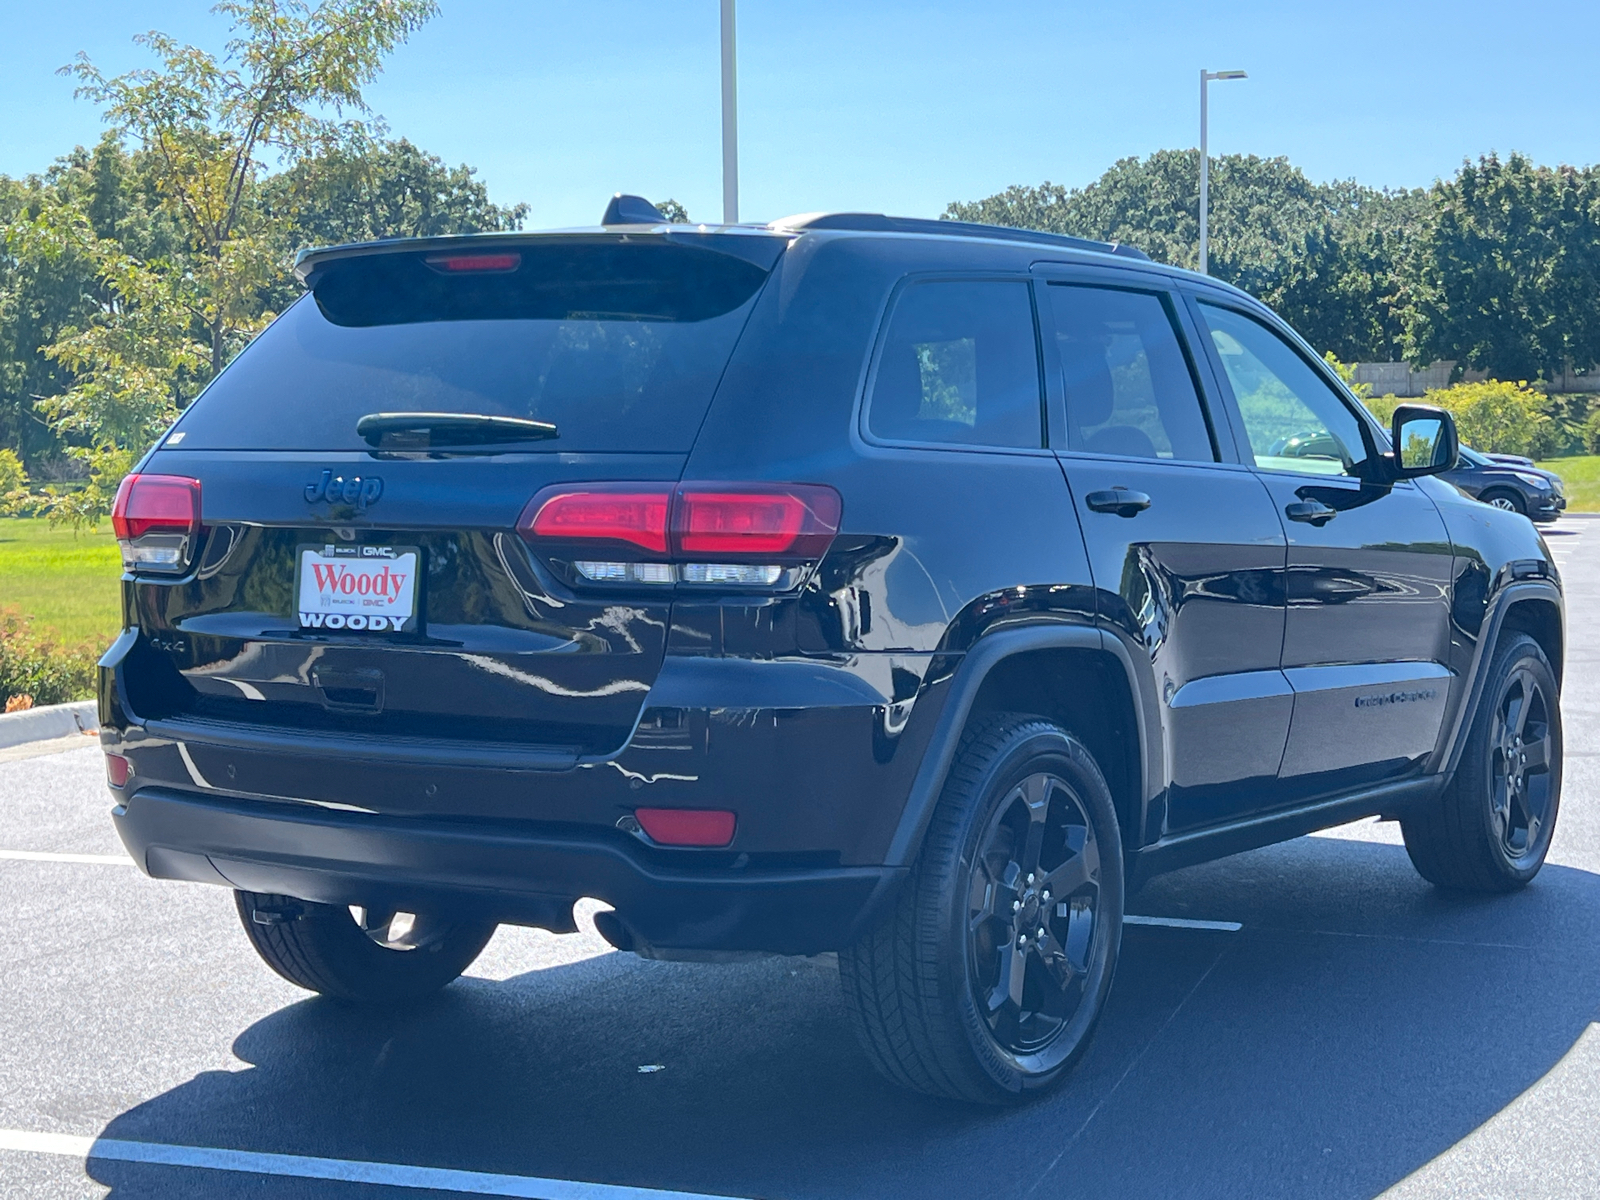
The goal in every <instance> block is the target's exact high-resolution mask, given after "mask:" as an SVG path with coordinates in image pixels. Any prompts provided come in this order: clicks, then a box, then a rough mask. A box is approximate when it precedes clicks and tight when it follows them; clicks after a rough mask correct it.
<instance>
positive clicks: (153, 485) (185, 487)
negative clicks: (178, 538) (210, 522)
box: [111, 475, 200, 542]
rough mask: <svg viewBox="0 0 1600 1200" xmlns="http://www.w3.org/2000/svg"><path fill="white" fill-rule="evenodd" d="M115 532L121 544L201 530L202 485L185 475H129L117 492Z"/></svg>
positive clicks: (112, 519)
mask: <svg viewBox="0 0 1600 1200" xmlns="http://www.w3.org/2000/svg"><path fill="white" fill-rule="evenodd" d="M111 528H112V529H114V530H115V531H116V534H117V540H118V541H124V542H126V541H132V540H133V539H135V538H141V537H143V536H144V535H145V534H147V533H188V534H193V533H194V532H195V531H196V530H198V529H199V528H200V481H199V480H198V479H189V478H186V477H185V476H182V475H129V476H128V477H127V478H126V479H124V480H123V481H122V484H121V486H120V487H118V488H117V499H116V502H115V503H114V504H113V505H112V508H111Z"/></svg>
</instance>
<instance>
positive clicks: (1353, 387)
mask: <svg viewBox="0 0 1600 1200" xmlns="http://www.w3.org/2000/svg"><path fill="white" fill-rule="evenodd" d="M1322 361H1323V362H1325V363H1327V364H1328V365H1329V366H1330V367H1332V368H1333V370H1334V373H1335V374H1337V375H1338V376H1339V378H1340V379H1342V380H1344V385H1345V387H1347V388H1349V389H1350V391H1351V392H1352V393H1353V394H1354V395H1355V397H1356V399H1358V400H1365V399H1367V397H1369V396H1371V395H1372V385H1371V384H1370V383H1357V382H1356V366H1355V364H1354V363H1346V362H1340V361H1339V359H1338V358H1337V357H1335V355H1334V353H1333V351H1332V350H1329V351H1328V352H1327V353H1325V354H1324V355H1323V356H1322Z"/></svg>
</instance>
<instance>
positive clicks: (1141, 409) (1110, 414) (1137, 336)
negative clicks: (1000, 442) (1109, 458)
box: [1048, 283, 1216, 462]
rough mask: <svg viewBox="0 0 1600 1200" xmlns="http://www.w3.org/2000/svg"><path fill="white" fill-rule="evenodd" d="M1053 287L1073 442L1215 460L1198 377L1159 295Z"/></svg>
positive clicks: (1093, 448) (1101, 450)
mask: <svg viewBox="0 0 1600 1200" xmlns="http://www.w3.org/2000/svg"><path fill="white" fill-rule="evenodd" d="M1048 294H1049V296H1050V313H1051V317H1052V318H1053V320H1054V323H1055V334H1056V347H1057V349H1058V351H1059V352H1060V357H1061V373H1062V383H1063V385H1064V387H1065V389H1066V395H1067V446H1068V448H1069V449H1071V450H1077V451H1082V452H1084V453H1088V454H1112V455H1117V456H1118V457H1121V458H1158V459H1159V458H1167V459H1177V460H1180V461H1184V462H1214V461H1216V452H1215V450H1214V449H1213V447H1212V441H1211V431H1210V429H1209V427H1208V426H1207V424H1206V417H1205V411H1204V409H1202V408H1201V406H1200V396H1199V394H1198V393H1197V392H1196V391H1195V386H1194V376H1193V375H1191V374H1190V372H1189V364H1188V361H1187V360H1186V359H1185V357H1184V354H1183V349H1182V347H1181V345H1180V343H1179V342H1178V334H1177V331H1176V330H1175V329H1174V328H1173V325H1172V317H1171V314H1170V313H1169V312H1168V311H1167V306H1166V304H1165V303H1164V302H1163V300H1162V298H1161V297H1160V296H1157V295H1154V294H1152V293H1150V292H1128V291H1121V290H1118V289H1114V288H1102V287H1084V286H1079V285H1076V284H1060V283H1053V284H1051V285H1050V287H1049V289H1048Z"/></svg>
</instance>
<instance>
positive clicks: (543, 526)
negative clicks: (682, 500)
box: [517, 486, 672, 554]
mask: <svg viewBox="0 0 1600 1200" xmlns="http://www.w3.org/2000/svg"><path fill="white" fill-rule="evenodd" d="M671 505H672V493H671V492H669V491H668V490H667V489H666V488H662V489H661V490H659V491H647V490H645V489H643V488H640V487H637V486H625V487H620V488H619V487H608V486H594V487H588V488H583V489H574V490H570V491H569V490H564V489H560V488H546V489H545V490H544V491H542V492H540V493H539V494H538V495H537V496H535V497H534V498H533V500H532V501H531V502H530V503H529V505H528V507H527V508H525V509H524V510H523V512H522V517H521V519H520V520H518V522H517V530H518V532H520V533H521V534H522V535H523V536H524V537H527V536H529V535H531V536H533V537H538V538H551V539H554V540H559V541H564V542H627V543H629V544H631V545H634V546H638V547H639V548H640V549H641V550H648V551H650V552H652V553H654V554H665V553H666V552H667V510H668V509H669V508H670V507H671Z"/></svg>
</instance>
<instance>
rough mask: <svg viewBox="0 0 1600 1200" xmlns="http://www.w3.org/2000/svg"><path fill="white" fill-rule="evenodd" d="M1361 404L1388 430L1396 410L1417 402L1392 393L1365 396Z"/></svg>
mask: <svg viewBox="0 0 1600 1200" xmlns="http://www.w3.org/2000/svg"><path fill="white" fill-rule="evenodd" d="M1361 403H1363V404H1365V405H1366V406H1367V411H1368V412H1370V413H1371V414H1372V415H1373V416H1375V417H1377V418H1378V420H1379V421H1380V422H1381V423H1382V425H1383V427H1384V428H1385V429H1388V428H1389V425H1390V423H1391V422H1392V421H1393V420H1394V410H1395V409H1397V408H1399V407H1400V406H1401V405H1402V404H1415V403H1416V401H1415V400H1411V399H1408V398H1407V397H1405V396H1396V395H1395V394H1394V393H1393V392H1390V393H1389V394H1387V395H1384V396H1363V397H1361ZM1463 440H1465V439H1463Z"/></svg>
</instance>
